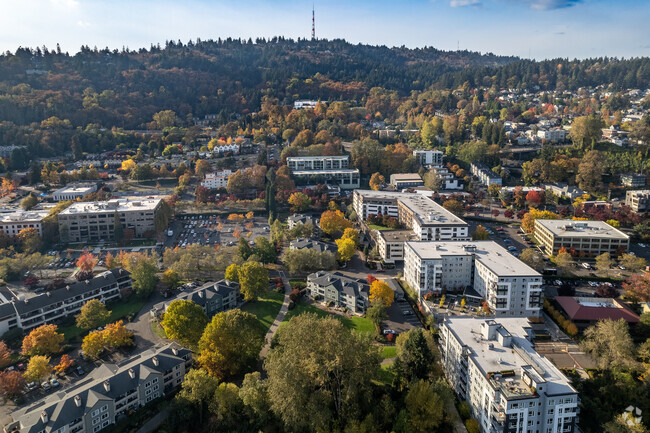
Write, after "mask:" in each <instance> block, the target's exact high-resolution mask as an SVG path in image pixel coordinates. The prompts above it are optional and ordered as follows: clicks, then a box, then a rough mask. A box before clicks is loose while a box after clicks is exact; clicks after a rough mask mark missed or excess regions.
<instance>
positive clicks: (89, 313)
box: [75, 299, 111, 329]
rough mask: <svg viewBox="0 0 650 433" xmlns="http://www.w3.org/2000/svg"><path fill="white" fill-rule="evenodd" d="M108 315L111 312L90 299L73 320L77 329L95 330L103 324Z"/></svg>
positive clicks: (101, 304) (98, 301)
mask: <svg viewBox="0 0 650 433" xmlns="http://www.w3.org/2000/svg"><path fill="white" fill-rule="evenodd" d="M110 315H111V312H110V311H108V309H107V308H106V305H104V304H103V303H102V302H101V301H100V300H99V299H91V300H89V301H88V302H86V303H85V304H84V305H83V307H81V310H80V311H79V314H77V315H76V316H75V318H76V319H77V320H76V323H77V326H78V327H79V328H81V329H95V328H97V327H99V326H102V325H103V324H105V323H106V322H107V321H108V318H109V317H110Z"/></svg>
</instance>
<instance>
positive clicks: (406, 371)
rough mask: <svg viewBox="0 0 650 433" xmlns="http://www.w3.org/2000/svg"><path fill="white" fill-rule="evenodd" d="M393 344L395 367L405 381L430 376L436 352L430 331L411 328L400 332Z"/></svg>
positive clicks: (433, 367) (433, 370)
mask: <svg viewBox="0 0 650 433" xmlns="http://www.w3.org/2000/svg"><path fill="white" fill-rule="evenodd" d="M395 344H396V346H397V358H396V359H395V369H396V371H397V373H398V376H399V377H400V378H401V379H402V380H403V381H404V382H405V383H409V382H411V381H413V380H417V379H429V378H431V376H432V375H433V374H434V372H435V365H434V364H435V361H436V354H437V353H438V352H437V349H436V346H435V342H434V341H433V337H432V335H431V333H428V332H427V331H425V330H423V329H421V328H416V329H412V330H410V331H407V332H405V333H402V334H400V335H399V336H398V337H397V341H396V342H395Z"/></svg>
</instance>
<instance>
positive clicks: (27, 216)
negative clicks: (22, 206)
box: [0, 209, 50, 224]
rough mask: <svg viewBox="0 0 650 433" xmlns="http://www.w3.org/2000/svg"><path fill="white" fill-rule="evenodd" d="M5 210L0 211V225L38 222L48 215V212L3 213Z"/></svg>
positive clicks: (22, 211) (15, 211)
mask: <svg viewBox="0 0 650 433" xmlns="http://www.w3.org/2000/svg"><path fill="white" fill-rule="evenodd" d="M5 211H6V210H0V223H5V224H7V223H29V222H38V221H41V220H42V219H43V218H45V217H46V216H47V214H48V213H50V211H49V210H31V211H24V210H15V209H12V210H11V211H10V212H5Z"/></svg>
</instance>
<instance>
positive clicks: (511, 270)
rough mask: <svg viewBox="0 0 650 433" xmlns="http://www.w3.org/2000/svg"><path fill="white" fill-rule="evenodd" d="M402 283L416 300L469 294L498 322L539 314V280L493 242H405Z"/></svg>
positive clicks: (537, 315)
mask: <svg viewBox="0 0 650 433" xmlns="http://www.w3.org/2000/svg"><path fill="white" fill-rule="evenodd" d="M404 278H405V279H406V282H407V283H408V284H409V285H410V286H411V287H412V288H413V289H414V290H415V291H416V292H417V293H418V296H419V297H420V298H422V297H423V296H424V295H426V294H427V293H442V292H443V291H454V292H465V291H466V290H468V289H469V290H473V292H475V293H476V294H478V296H480V297H481V298H483V299H484V300H486V301H487V303H488V306H489V308H490V310H491V311H492V312H493V313H494V314H495V315H497V316H514V317H539V316H540V314H541V306H542V299H541V298H542V276H541V275H540V274H539V272H537V271H535V270H534V269H532V268H531V267H530V266H528V265H526V264H525V263H524V262H522V261H521V260H519V259H517V258H516V257H514V256H513V255H512V254H510V253H509V252H508V251H507V250H506V249H505V248H503V247H501V246H499V244H497V243H496V242H493V241H451V242H450V241H447V242H406V243H405V244H404Z"/></svg>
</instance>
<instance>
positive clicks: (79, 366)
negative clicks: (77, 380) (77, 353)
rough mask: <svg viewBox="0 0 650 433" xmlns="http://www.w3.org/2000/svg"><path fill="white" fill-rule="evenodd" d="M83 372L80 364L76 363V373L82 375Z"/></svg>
mask: <svg viewBox="0 0 650 433" xmlns="http://www.w3.org/2000/svg"><path fill="white" fill-rule="evenodd" d="M84 373H85V371H84V369H83V368H81V365H77V374H78V375H79V376H83V375H84Z"/></svg>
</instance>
